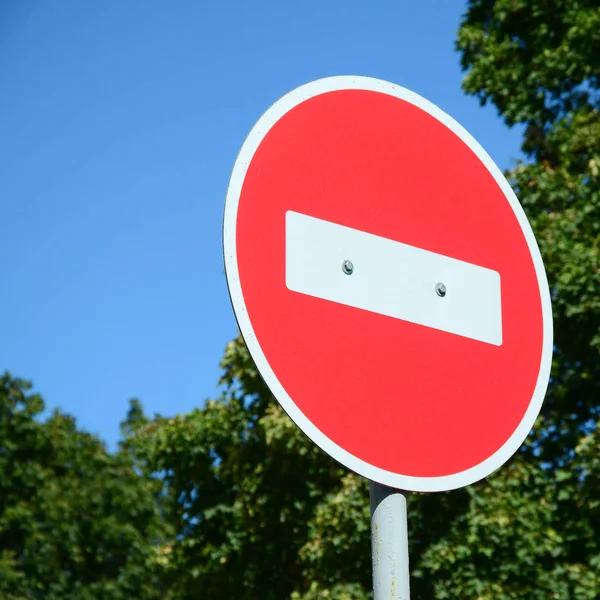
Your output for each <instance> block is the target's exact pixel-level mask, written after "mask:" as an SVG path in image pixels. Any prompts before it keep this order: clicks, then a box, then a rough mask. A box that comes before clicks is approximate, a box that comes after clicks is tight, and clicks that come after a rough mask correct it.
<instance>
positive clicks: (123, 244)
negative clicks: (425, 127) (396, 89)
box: [0, 0, 520, 446]
mask: <svg viewBox="0 0 600 600" xmlns="http://www.w3.org/2000/svg"><path fill="white" fill-rule="evenodd" d="M463 10H464V2H460V1H457V0H443V1H442V0H421V1H420V2H414V0H410V1H408V0H396V1H394V2H388V1H377V2H375V1H374V2H369V3H367V2H357V1H352V0H345V1H340V0H328V1H327V2H323V1H322V0H320V1H317V0H308V1H304V2H281V1H280V2H267V1H255V2H243V1H241V0H239V1H237V2H231V1H229V2H227V1H222V2H200V1H182V0H180V1H173V2H165V1H164V0H163V1H154V0H144V1H142V0H138V1H128V2H123V1H120V0H105V1H103V2H81V1H80V0H61V1H60V2H55V1H51V0H31V1H30V2H12V3H11V2H5V3H2V5H1V6H0V49H1V51H0V208H1V209H2V213H1V214H2V235H1V236H0V268H1V273H2V278H1V285H0V332H1V333H0V370H4V369H8V370H9V371H10V372H11V373H12V374H13V375H17V376H20V377H23V378H26V379H30V380H32V381H33V383H34V387H35V389H36V390H37V391H39V392H40V393H41V394H42V395H43V396H44V398H45V400H46V402H47V404H48V406H49V407H50V408H54V407H60V408H61V409H63V410H65V411H67V412H69V413H71V414H73V415H75V416H76V417H77V419H78V421H79V423H80V425H81V426H82V427H84V428H86V429H88V430H89V431H92V432H94V433H98V434H99V435H101V436H102V437H103V438H104V439H105V440H107V442H108V443H109V444H110V445H111V446H113V445H114V443H115V442H116V440H117V439H118V424H119V421H120V420H121V419H122V418H123V417H124V415H125V413H126V410H127V404H128V399H129V398H131V397H138V398H140V399H141V400H142V402H143V403H144V406H145V408H146V410H147V412H148V413H150V414H153V413H161V414H174V413H177V412H182V411H188V410H191V409H192V408H194V407H196V406H201V405H202V404H203V403H204V401H205V400H206V398H209V397H211V396H214V395H215V394H216V393H217V388H216V384H217V381H218V378H219V372H220V370H219V361H220V358H221V355H222V353H223V350H224V347H225V344H226V343H227V341H228V340H230V339H231V338H232V337H233V336H234V335H235V334H236V331H237V327H236V324H235V320H234V317H233V312H232V310H231V306H230V303H229V298H228V294H227V286H226V282H225V276H224V269H223V263H222V252H221V221H222V213H223V205H224V197H225V192H226V189H227V183H228V178H229V175H230V172H231V169H232V167H233V164H234V161H235V158H236V155H237V152H238V150H239V148H240V146H241V144H242V142H243V140H244V138H245V136H246V135H247V133H248V132H249V130H250V129H251V127H252V126H253V124H254V122H255V121H256V120H257V119H258V118H259V117H260V115H261V114H262V113H263V112H264V111H265V110H266V109H267V108H268V107H269V106H270V105H271V104H272V103H273V102H274V101H275V100H277V99H278V98H279V97H280V96H282V95H283V94H285V93H286V92H288V91H289V90H291V89H293V88H295V87H297V86H298V85H301V84H303V83H306V82H308V81H310V80H313V79H317V78H320V77H325V76H331V75H343V74H348V75H354V74H357V75H366V76H372V77H379V78H382V79H387V80H390V81H393V82H394V83H398V84H400V85H403V86H405V87H408V88H411V89H412V90H414V91H416V92H418V93H420V94H421V95H423V96H425V97H426V98H428V99H429V100H431V101H433V102H434V103H436V104H437V105H438V106H440V107H441V108H442V109H443V110H445V111H446V112H448V113H449V114H450V115H452V116H453V117H454V118H455V119H457V120H458V121H459V122H460V123H461V124H462V125H464V126H465V127H466V128H467V129H468V130H469V131H470V132H471V133H472V134H473V135H474V136H475V137H476V138H477V139H478V141H479V142H480V143H481V144H482V145H483V146H484V148H486V150H487V151H488V152H489V153H490V154H491V156H492V158H494V159H495V160H496V162H497V163H498V164H499V165H500V166H501V167H503V168H505V167H508V166H509V165H510V164H512V162H513V161H514V159H515V158H516V157H517V156H519V151H518V148H519V140H520V135H519V131H516V130H512V131H510V130H508V129H506V128H505V126H504V125H503V123H502V122H501V121H500V120H499V119H498V118H497V116H496V112H495V110H494V109H493V108H492V107H486V108H480V107H479V103H478V102H477V101H476V100H475V99H473V98H469V97H466V96H465V95H464V94H463V93H462V91H461V89H460V82H461V78H462V73H461V71H460V68H459V56H458V54H457V53H456V52H455V51H454V38H455V33H456V29H457V27H458V25H459V20H460V16H461V14H462V12H463ZM439 160H440V161H442V160H444V157H443V156H440V157H439ZM434 172H435V164H432V176H434Z"/></svg>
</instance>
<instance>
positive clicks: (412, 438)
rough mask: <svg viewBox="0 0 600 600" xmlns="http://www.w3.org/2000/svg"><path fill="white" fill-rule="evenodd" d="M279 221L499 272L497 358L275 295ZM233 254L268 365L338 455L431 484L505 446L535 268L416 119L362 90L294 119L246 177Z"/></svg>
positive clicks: (501, 199) (488, 191)
mask: <svg viewBox="0 0 600 600" xmlns="http://www.w3.org/2000/svg"><path fill="white" fill-rule="evenodd" d="M288 210H292V211H296V212H299V213H303V214H306V215H310V216H313V217H317V218H320V219H324V220H327V221H330V222H333V223H337V224H340V225H345V226H347V227H352V228H354V229H359V230H362V231H367V232H369V233H372V234H375V235H379V236H382V237H385V238H389V239H392V240H396V241H399V242H403V243H405V244H410V245H413V246H417V247H419V248H423V249H427V250H430V251H432V252H437V253H439V254H444V255H446V256H450V257H454V258H457V259H460V260H463V261H466V262H470V263H473V264H477V265H480V266H483V267H487V268H490V269H493V270H495V271H498V272H499V273H500V277H501V290H502V292H501V293H502V335H503V343H502V345H501V346H494V345H491V344H486V343H482V342H479V341H475V340H472V339H468V338H464V337H460V336H458V335H453V334H449V333H445V332H442V331H438V330H435V329H430V328H427V327H423V326H420V325H416V324H413V323H409V322H406V321H402V320H399V319H393V318H390V317H386V316H382V315H379V314H375V313H371V312H367V311H363V310H360V309H357V308H353V307H349V306H345V305H341V304H336V303H333V302H329V301H326V300H321V299H318V298H313V297H310V296H307V295H303V294H299V293H297V292H293V291H290V290H288V289H287V287H286V284H285V214H286V212H287V211H288ZM236 249H237V262H238V269H239V278H240V284H241V289H242V293H243V297H244V302H245V305H246V308H247V311H248V317H249V319H250V322H251V324H252V328H253V330H254V332H255V334H256V337H257V340H258V342H259V344H260V347H261V349H262V351H263V353H264V355H265V357H266V359H267V361H268V362H269V364H270V366H271V368H272V370H273V372H274V373H275V375H276V377H277V379H278V380H279V382H280V383H281V385H282V386H283V388H284V389H285V390H286V392H287V394H288V395H289V396H290V398H291V399H292V400H293V402H294V403H295V404H296V405H297V406H298V408H299V409H300V410H301V411H302V412H303V413H304V415H305V416H306V417H307V418H308V419H309V420H310V421H311V422H312V423H313V424H314V425H315V426H316V427H317V428H318V429H319V430H320V431H321V432H322V433H324V434H325V435H326V436H327V437H328V438H329V439H330V440H332V441H333V442H335V443H336V444H337V445H339V446H340V447H342V448H343V449H345V450H346V451H348V452H350V453H351V454H353V455H354V456H356V457H358V458H360V459H361V460H363V461H365V462H367V463H369V464H372V465H374V466H376V467H379V468H381V469H385V470H388V471H392V472H395V473H400V474H403V475H408V476H415V477H437V476H444V475H451V474H454V473H458V472H461V471H464V470H466V469H468V468H470V467H473V466H475V465H477V464H479V463H481V462H482V461H484V460H485V459H487V458H489V457H490V456H491V455H492V454H494V453H495V452H496V451H497V450H498V449H499V448H500V447H501V446H502V445H503V444H504V443H505V442H506V441H507V440H508V439H509V438H510V436H511V435H512V434H513V433H514V431H515V429H516V428H517V426H518V425H519V423H520V421H521V419H522V418H523V416H524V414H525V412H526V410H527V408H528V406H529V403H530V401H531V398H532V395H533V391H534V388H535V385H536V381H537V377H538V373H539V368H540V361H541V355H542V339H543V331H542V308H541V299H540V291H539V286H538V281H537V277H536V272H535V268H534V264H533V260H532V258H531V253H530V250H529V248H528V245H527V241H526V239H525V236H524V234H523V231H522V229H521V226H520V224H519V222H518V220H517V217H516V215H515V213H514V212H513V210H512V208H511V206H510V204H509V202H508V200H507V199H506V197H505V195H504V193H503V191H502V190H501V189H500V187H499V185H498V183H497V182H496V181H495V180H494V177H493V176H492V175H491V174H490V172H489V171H488V170H487V168H486V167H485V166H484V165H483V163H482V162H481V160H480V159H479V158H478V157H477V155H476V154H475V153H474V152H473V151H472V150H471V149H470V148H469V147H468V146H467V145H466V144H465V143H464V142H463V141H462V140H461V139H460V138H459V137H458V136H457V135H456V134H455V133H453V132H452V131H451V130H450V129H448V128H447V127H446V126H445V125H444V124H442V123H441V122H440V121H438V120H437V119H435V118H434V117H432V116H431V115H430V114H428V113H427V112H425V111H424V110H422V109H420V108H418V107H416V106H414V105H412V104H411V103H409V102H406V101H404V100H401V99H399V98H396V97H393V96H390V95H387V94H383V93H379V92H372V91H365V90H340V91H333V92H327V93H323V94H320V95H317V96H314V97H312V98H310V99H308V100H306V101H304V102H302V103H300V104H298V105H297V106H295V107H294V108H293V109H291V110H290V111H289V112H287V113H286V114H285V115H284V116H283V117H282V118H281V119H279V121H277V122H276V123H275V125H274V126H273V127H272V128H271V129H270V130H269V131H268V133H267V134H266V135H265V137H264V139H263V140H262V142H261V143H260V145H259V146H258V148H257V150H256V152H255V153H254V156H253V158H252V160H251V162H250V165H249V167H248V169H247V172H246V175H245V179H244V182H243V186H242V190H241V195H240V199H239V205H238V212H237V224H236Z"/></svg>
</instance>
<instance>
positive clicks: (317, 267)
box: [285, 211, 502, 346]
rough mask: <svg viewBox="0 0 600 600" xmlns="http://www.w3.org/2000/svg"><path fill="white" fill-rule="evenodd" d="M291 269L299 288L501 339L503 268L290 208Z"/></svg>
mask: <svg viewBox="0 0 600 600" xmlns="http://www.w3.org/2000/svg"><path fill="white" fill-rule="evenodd" d="M345 260H350V261H351V262H352V264H353V271H352V274H351V275H347V274H346V273H344V271H343V269H342V263H343V262H344V261H345ZM285 273H286V285H287V287H288V289H290V290H292V291H294V292H299V293H301V294H307V295H308V296H314V297H316V298H321V299H323V300H329V301H331V302H337V303H339V304H346V305H347V306H352V307H354V308H359V309H362V310H368V311H371V312H374V313H379V314H381V315H386V316H388V317H393V318H395V319H402V320H404V321H409V322H411V323H416V324H418V325H423V326H425V327H431V328H433V329H438V330H440V331H445V332H448V333H453V334H456V335H460V336H463V337H467V338H470V339H473V340H478V341H481V342H486V343H488V344H494V345H496V346H500V345H502V305H501V294H500V274H499V273H498V272H497V271H493V270H491V269H487V268H485V267H481V266H478V265H474V264H471V263H467V262H464V261H461V260H457V259H455V258H450V257H448V256H444V255H442V254H437V253H435V252H430V251H428V250H423V249H421V248H416V247H415V246H409V245H408V244H403V243H401V242H396V241H394V240H389V239H387V238H383V237H380V236H377V235H373V234H370V233H366V232H364V231H359V230H358V229H351V228H350V227H345V226H343V225H337V224H335V223H330V222H329V221H324V220H322V219H317V218H315V217H309V216H307V215H303V214H300V213H297V212H293V211H288V212H287V213H286V270H285ZM438 282H440V283H443V284H444V285H445V287H446V295H445V296H443V297H440V296H439V295H438V294H437V293H436V284H437V283H438Z"/></svg>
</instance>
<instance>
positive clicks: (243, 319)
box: [223, 76, 553, 492]
mask: <svg viewBox="0 0 600 600" xmlns="http://www.w3.org/2000/svg"><path fill="white" fill-rule="evenodd" d="M337 90H368V91H373V92H381V93H383V94H388V95H390V96H394V97H396V98H400V99H402V100H405V101H406V102H410V103H411V104H413V105H415V106H417V107H418V108H420V109H422V110H424V111H425V112H427V113H429V114H430V115H431V116H432V117H434V118H435V119H437V120H438V121H440V122H441V123H443V124H444V125H445V126H446V127H448V128H449V129H450V130H451V131H452V132H454V133H455V134H456V135H457V136H458V137H459V138H460V139H461V140H462V141H463V142H464V143H465V144H466V145H467V146H468V147H469V148H470V149H471V150H472V151H473V152H474V153H475V154H476V155H477V156H478V158H479V159H480V160H481V162H482V163H483V164H484V165H485V166H486V168H487V169H488V171H489V172H490V174H491V175H492V177H493V178H494V179H495V180H496V182H497V183H498V185H499V186H500V188H501V189H502V191H503V192H504V195H505V197H506V199H507V200H508V202H509V204H510V205H511V207H512V209H513V211H514V213H515V216H516V217H517V220H518V221H519V224H520V225H521V229H522V230H523V234H524V235H525V239H526V240H527V245H528V246H529V250H530V252H531V256H532V258H533V264H534V266H535V271H536V274H537V280H538V285H539V289H540V296H541V304H542V319H543V343H542V357H541V364H540V371H539V374H538V379H537V383H536V386H535V390H534V393H533V397H532V399H531V402H530V404H529V408H528V409H527V412H526V413H525V415H524V417H523V419H522V421H521V423H520V424H519V426H518V427H517V429H516V430H515V431H514V433H513V434H512V435H511V437H510V438H509V439H508V440H507V441H506V443H505V444H504V445H503V446H502V447H501V448H500V449H499V450H497V451H496V452H495V453H494V454H493V455H492V456H490V457H489V458H487V459H486V460H484V461H483V462H481V463H479V464H477V465H475V466H474V467H471V468H469V469H467V470H465V471H461V472H459V473H453V474H451V475H445V476H441V477H413V476H409V475H403V474H401V473H394V472H392V471H387V470H385V469H381V468H379V467H376V466H374V465H372V464H369V463H368V462H365V461H364V460H361V459H360V458H359V457H357V456H354V455H353V454H350V453H349V452H348V451H346V450H344V449H343V448H341V447H340V446H338V445H337V444H336V443H335V442H333V441H332V440H330V439H329V438H328V437H327V436H326V435H325V434H323V432H322V431H320V430H319V429H318V428H317V427H316V426H315V425H314V424H313V423H312V422H311V421H310V420H309V419H308V418H307V417H306V416H305V415H304V413H303V412H302V411H301V410H300V409H299V408H298V406H297V405H296V403H295V402H294V400H293V399H292V398H290V396H289V395H288V393H287V392H286V390H285V389H284V387H283V386H282V385H281V383H280V382H279V380H278V379H277V375H276V374H275V373H274V371H273V369H272V368H271V365H270V364H269V362H268V360H267V358H266V357H265V355H264V353H263V351H262V348H261V346H260V342H259V340H258V339H257V337H256V334H255V332H254V329H253V328H252V323H251V322H250V318H249V317H248V311H247V309H246V304H245V302H244V295H243V293H242V288H241V285H240V278H239V271H238V264H237V248H236V225H237V211H238V204H239V199H240V193H241V191H242V185H243V183H244V178H245V176H246V171H247V170H248V166H249V165H250V162H251V160H252V157H253V156H254V153H255V152H256V150H257V148H258V147H259V145H260V143H261V142H262V140H263V138H264V137H265V135H266V134H267V133H268V131H269V130H270V129H271V127H273V125H275V123H277V121H278V120H279V119H280V118H281V117H283V115H285V114H286V113H287V112H288V111H290V110H292V109H293V108H294V107H296V106H297V105H298V104H300V103H302V102H304V101H305V100H308V99H309V98H312V97H314V96H318V95H319V94H324V93H327V92H332V91H337ZM223 248H224V257H225V271H226V275H227V284H228V286H229V293H230V296H231V302H232V304H233V309H234V312H235V316H236V319H237V322H238V325H239V327H240V331H241V333H242V336H243V338H244V341H245V342H246V345H247V346H248V349H249V351H250V354H251V356H252V358H253V359H254V362H255V363H256V366H257V368H258V370H259V372H260V374H261V376H262V377H263V379H264V380H265V382H266V384H267V386H268V387H269V389H270V390H271V392H272V393H273V395H274V396H275V398H277V400H278V401H279V403H280V404H281V405H282V407H283V408H284V410H285V411H286V413H287V414H288V415H289V416H290V417H291V418H292V420H293V421H294V422H295V423H296V425H298V427H300V429H301V430H302V431H303V432H304V433H305V434H306V435H307V436H308V437H309V438H310V439H311V440H312V441H313V442H315V443H316V444H317V445H318V446H319V447H320V448H321V449H322V450H324V451H325V452H327V453H328V454H329V455H330V456H332V457H333V458H335V459H336V460H337V461H339V462H340V463H342V464H343V465H344V466H346V467H348V468H349V469H352V470H353V471H355V472H357V473H359V474H360V475H363V476H364V477H367V478H368V479H371V480H373V481H376V482H378V483H382V484H384V485H388V486H390V487H393V488H397V489H401V490H410V491H419V492H438V491H445V490H452V489H455V488H459V487H463V486H466V485H469V484H471V483H474V482H475V481H478V480H480V479H483V478H484V477H487V476H488V475H489V474H490V473H492V472H493V471H495V470H496V469H498V468H499V467H500V466H502V465H503V464H504V463H505V462H506V461H507V460H508V459H509V458H510V457H511V456H512V455H513V454H514V453H515V452H516V451H517V450H518V449H519V447H520V446H521V444H522V443H523V441H524V440H525V438H526V437H527V435H528V434H529V432H530V431H531V428H532V427H533V424H534V422H535V420H536V418H537V416H538V414H539V411H540V408H541V406H542V402H543V400H544V396H545V394H546V389H547V386H548V380H549V377H550V367H551V365H552V344H553V342H552V337H553V329H552V305H551V302H550V292H549V289H548V281H547V279H546V272H545V270H544V264H543V262H542V257H541V255H540V251H539V248H538V245H537V242H536V240H535V236H534V234H533V231H532V229H531V226H530V225H529V222H528V220H527V217H526V216H525V213H524V212H523V209H522V208H521V205H520V203H519V201H518V199H517V197H516V196H515V194H514V192H513V190H512V188H511V187H510V184H509V183H508V181H507V180H506V179H505V177H504V175H503V174H502V172H501V171H500V169H499V168H498V167H497V166H496V165H495V163H494V162H493V160H492V159H491V158H490V157H489V155H488V154H487V152H486V151H485V150H484V149H483V148H482V147H481V146H480V145H479V144H478V143H477V141H476V140H475V139H474V138H473V137H472V136H471V135H470V134H469V133H468V132H467V131H466V130H465V129H464V128H463V127H462V126H461V125H459V124H458V123H457V122H456V121H455V120H454V119H453V118H452V117H450V116H449V115H447V114H446V113H445V112H443V111H442V110H440V109H439V108H438V107H437V106H435V105H434V104H432V103H431V102H429V101H428V100H425V98H422V97H421V96H419V95H418V94H415V93H414V92H411V91H410V90H407V89H405V88H403V87H400V86H398V85H394V84H393V83H389V82H387V81H383V80H380V79H373V78H370V77H359V76H356V77H355V76H340V77H328V78H325V79H319V80H316V81H313V82H311V83H307V84H306V85H303V86H301V87H299V88H296V89H295V90H293V91H292V92H290V93H288V94H287V95H285V96H284V97H283V98H281V99H280V100H278V101H277V102H276V103H275V104H273V106H271V108H269V109H268V110H267V112H266V113H265V114H264V115H263V116H262V117H261V118H260V119H259V121H258V122H257V123H256V125H255V126H254V128H253V129H252V131H251V132H250V134H249V135H248V137H247V138H246V141H245V142H244V144H243V146H242V149H241V150H240V153H239V155H238V157H237V160H236V162H235V166H234V168H233V172H232V174H231V179H230V181H229V188H228V190H227V197H226V200H225V215H224V221H223Z"/></svg>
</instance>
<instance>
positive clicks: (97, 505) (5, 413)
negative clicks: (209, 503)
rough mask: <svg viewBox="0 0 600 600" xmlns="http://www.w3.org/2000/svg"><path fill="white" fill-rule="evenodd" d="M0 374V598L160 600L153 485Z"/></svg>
mask: <svg viewBox="0 0 600 600" xmlns="http://www.w3.org/2000/svg"><path fill="white" fill-rule="evenodd" d="M43 411H44V402H43V400H42V398H41V397H40V396H38V395H37V394H32V393H31V392H30V384H28V383H27V382H25V381H22V380H19V379H15V378H12V377H11V376H9V375H8V374H5V375H3V376H2V377H0V597H1V598H8V599H11V600H13V599H14V600H30V599H31V600H34V599H37V598H39V599H40V600H41V599H44V600H54V599H57V600H58V599H61V600H63V599H65V600H66V599H69V600H70V599H72V600H86V599H89V600H97V599H99V598H102V599H106V600H125V599H130V598H137V599H140V600H146V599H148V600H150V599H153V598H162V597H163V596H162V594H161V587H160V580H159V569H157V568H156V565H155V562H156V559H157V547H158V546H157V545H156V544H157V543H158V542H159V541H160V539H161V535H162V529H163V521H162V519H161V518H160V515H159V507H160V503H159V502H158V496H157V494H158V492H159V486H160V483H159V482H156V481H155V480H153V479H151V478H146V477H142V476H140V474H139V472H137V471H136V469H135V461H134V459H133V457H132V455H131V454H129V453H127V452H124V451H122V452H117V453H114V454H109V453H108V452H107V450H106V448H105V446H104V444H103V443H101V442H100V441H99V440H98V439H96V438H95V437H93V436H91V435H89V434H87V433H85V432H82V431H80V430H78V429H77V427H76V424H75V421H74V420H73V419H72V418H71V417H69V416H68V415H65V414H62V413H60V412H59V411H55V412H54V413H52V415H51V416H50V417H49V418H48V419H46V420H43V421H42V420H40V418H39V417H40V415H41V413H42V412H43Z"/></svg>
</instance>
